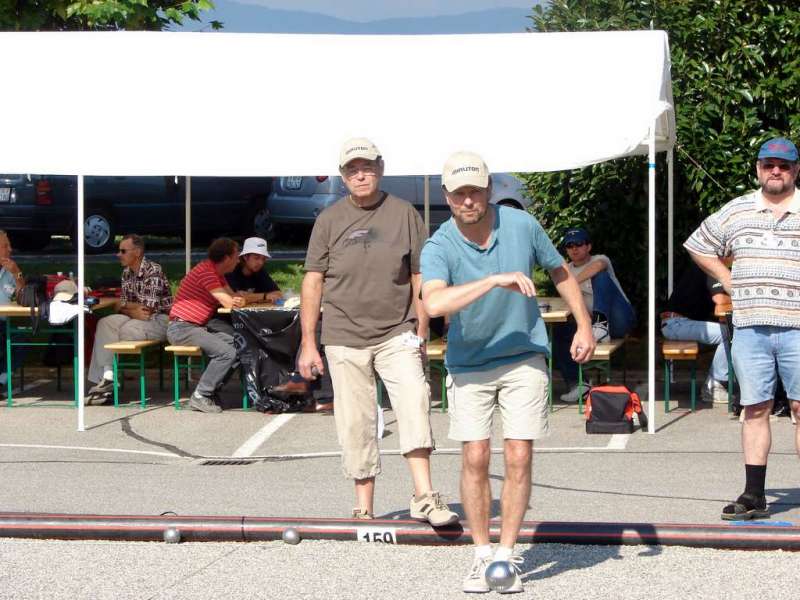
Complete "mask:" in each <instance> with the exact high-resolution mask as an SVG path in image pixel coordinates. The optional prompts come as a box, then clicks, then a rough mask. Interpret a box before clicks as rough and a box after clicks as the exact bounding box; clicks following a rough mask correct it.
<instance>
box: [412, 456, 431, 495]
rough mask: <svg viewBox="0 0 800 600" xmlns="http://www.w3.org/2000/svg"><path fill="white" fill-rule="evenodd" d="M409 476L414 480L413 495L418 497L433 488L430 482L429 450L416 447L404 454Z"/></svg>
mask: <svg viewBox="0 0 800 600" xmlns="http://www.w3.org/2000/svg"><path fill="white" fill-rule="evenodd" d="M405 457H406V460H407V461H408V468H409V470H410V471H411V478H412V479H413V480H414V495H415V496H417V497H419V496H422V495H423V494H427V493H428V492H430V491H431V490H432V489H433V485H432V484H431V451H430V449H429V448H417V449H416V450H412V451H411V452H409V453H407V454H406V455H405Z"/></svg>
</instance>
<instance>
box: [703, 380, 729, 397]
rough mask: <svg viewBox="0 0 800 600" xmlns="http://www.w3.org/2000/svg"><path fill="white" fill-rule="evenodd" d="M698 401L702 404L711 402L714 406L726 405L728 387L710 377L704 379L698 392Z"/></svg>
mask: <svg viewBox="0 0 800 600" xmlns="http://www.w3.org/2000/svg"><path fill="white" fill-rule="evenodd" d="M700 399H701V400H702V401H703V402H713V403H714V404H727V403H728V386H727V385H726V384H725V383H722V382H721V381H717V380H716V379H714V378H713V377H711V375H709V376H708V377H706V380H705V382H703V389H702V391H701V392H700Z"/></svg>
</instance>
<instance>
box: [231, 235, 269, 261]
mask: <svg viewBox="0 0 800 600" xmlns="http://www.w3.org/2000/svg"><path fill="white" fill-rule="evenodd" d="M245 254H260V255H261V256H266V257H267V258H272V256H270V254H269V252H267V240H265V239H263V238H260V237H250V238H247V239H246V240H245V241H244V244H243V245H242V251H241V252H240V253H239V256H244V255H245Z"/></svg>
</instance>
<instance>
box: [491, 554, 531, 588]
mask: <svg viewBox="0 0 800 600" xmlns="http://www.w3.org/2000/svg"><path fill="white" fill-rule="evenodd" d="M508 562H509V564H510V565H511V568H512V569H513V570H514V583H512V584H511V585H510V586H508V587H507V588H506V589H504V590H498V592H499V593H500V594H519V593H520V592H521V591H522V580H521V579H520V578H519V574H520V571H521V570H522V563H523V562H525V559H524V558H522V557H521V556H520V555H519V554H512V555H511V556H509V557H508Z"/></svg>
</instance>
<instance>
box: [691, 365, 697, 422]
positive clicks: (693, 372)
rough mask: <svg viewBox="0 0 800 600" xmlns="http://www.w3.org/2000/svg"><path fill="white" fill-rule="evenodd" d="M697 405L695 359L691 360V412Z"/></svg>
mask: <svg viewBox="0 0 800 600" xmlns="http://www.w3.org/2000/svg"><path fill="white" fill-rule="evenodd" d="M696 405H697V361H696V360H693V361H692V412H694V411H695V407H696Z"/></svg>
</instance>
